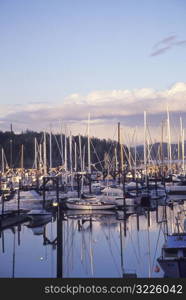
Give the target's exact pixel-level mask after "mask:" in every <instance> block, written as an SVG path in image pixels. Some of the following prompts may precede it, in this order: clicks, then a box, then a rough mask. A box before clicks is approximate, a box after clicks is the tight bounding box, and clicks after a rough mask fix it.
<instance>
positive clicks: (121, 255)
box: [0, 205, 183, 278]
mask: <svg viewBox="0 0 186 300" xmlns="http://www.w3.org/2000/svg"><path fill="white" fill-rule="evenodd" d="M181 209H183V205H182V206H181V205H175V206H174V208H173V209H170V208H169V207H167V208H166V214H167V219H168V223H167V226H166V223H165V222H162V221H163V220H164V219H165V218H164V216H165V207H163V206H159V207H158V211H149V212H147V211H141V212H140V213H138V214H136V213H135V211H132V210H131V213H132V212H133V214H130V215H128V217H127V220H126V221H124V220H119V219H118V218H122V212H121V213H120V215H119V216H118V214H117V213H115V212H114V213H108V212H102V213H96V214H92V215H91V216H90V215H82V213H80V212H79V213H78V212H72V211H71V212H68V214H67V215H66V213H65V215H64V218H63V220H62V221H61V220H57V218H56V217H55V216H53V217H52V220H51V221H50V222H48V223H47V224H44V225H40V226H35V227H33V228H30V227H29V222H26V223H23V224H22V225H19V226H14V227H12V228H9V229H6V230H4V231H3V232H1V237H0V277H49V278H51V277H59V276H60V277H73V278H74V277H122V275H123V274H124V273H131V272H132V273H136V274H137V277H163V276H164V273H163V271H162V270H161V268H160V269H158V268H157V261H156V260H157V258H158V257H159V256H160V254H161V248H162V246H163V243H164V236H165V232H166V230H167V228H168V231H169V233H171V232H173V231H174V225H175V224H174V223H175V216H176V213H177V212H178V211H179V210H181ZM90 217H91V221H90ZM57 232H58V238H57ZM59 235H60V237H59ZM59 274H60V275H59Z"/></svg>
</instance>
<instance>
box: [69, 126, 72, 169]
mask: <svg viewBox="0 0 186 300" xmlns="http://www.w3.org/2000/svg"><path fill="white" fill-rule="evenodd" d="M69 147H70V172H71V173H72V134H71V132H70V137H69Z"/></svg>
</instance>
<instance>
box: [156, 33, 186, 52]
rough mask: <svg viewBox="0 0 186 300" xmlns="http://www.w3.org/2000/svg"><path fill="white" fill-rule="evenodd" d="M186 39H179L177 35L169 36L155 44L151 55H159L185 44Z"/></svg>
mask: <svg viewBox="0 0 186 300" xmlns="http://www.w3.org/2000/svg"><path fill="white" fill-rule="evenodd" d="M185 45H186V40H177V36H176V35H171V36H168V37H166V38H164V39H162V40H161V41H159V42H158V43H156V44H155V45H154V46H153V51H152V53H151V54H150V56H157V55H160V54H163V53H165V52H167V51H168V50H170V49H172V48H173V47H175V46H185Z"/></svg>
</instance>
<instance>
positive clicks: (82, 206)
mask: <svg viewBox="0 0 186 300" xmlns="http://www.w3.org/2000/svg"><path fill="white" fill-rule="evenodd" d="M66 206H67V208H68V209H80V210H107V209H114V208H115V205H114V204H102V205H101V204H98V205H96V204H94V205H92V204H90V205H89V204H75V203H74V204H73V203H69V202H66Z"/></svg>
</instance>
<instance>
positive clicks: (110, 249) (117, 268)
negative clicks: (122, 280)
mask: <svg viewBox="0 0 186 300" xmlns="http://www.w3.org/2000/svg"><path fill="white" fill-rule="evenodd" d="M102 231H103V234H104V236H105V239H106V241H107V243H108V245H109V251H110V254H111V257H112V259H113V262H114V265H115V268H116V271H117V272H118V274H119V275H120V274H121V273H120V271H119V267H118V265H117V263H116V260H115V257H114V255H113V251H112V248H111V245H110V243H109V242H108V238H107V235H106V233H105V230H104V228H102Z"/></svg>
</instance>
